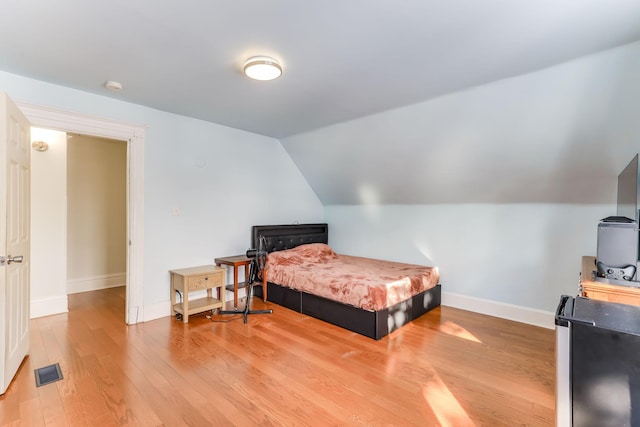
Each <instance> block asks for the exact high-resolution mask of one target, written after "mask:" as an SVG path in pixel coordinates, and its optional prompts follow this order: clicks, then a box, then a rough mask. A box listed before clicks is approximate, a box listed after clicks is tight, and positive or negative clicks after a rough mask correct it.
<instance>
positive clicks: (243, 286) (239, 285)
mask: <svg viewBox="0 0 640 427" xmlns="http://www.w3.org/2000/svg"><path fill="white" fill-rule="evenodd" d="M253 286H254V287H256V286H260V287H262V282H259V281H255V282H253ZM246 287H247V282H238V289H242V288H246ZM224 288H225V289H226V290H228V291H231V292H233V283H231V284H229V285H227V286H225V287H224Z"/></svg>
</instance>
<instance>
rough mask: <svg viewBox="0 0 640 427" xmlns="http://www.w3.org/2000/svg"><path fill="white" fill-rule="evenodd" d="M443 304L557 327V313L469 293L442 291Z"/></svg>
mask: <svg viewBox="0 0 640 427" xmlns="http://www.w3.org/2000/svg"><path fill="white" fill-rule="evenodd" d="M442 305H445V306H448V307H454V308H460V309H462V310H468V311H473V312H476V313H481V314H486V315H489V316H495V317H500V318H502V319H508V320H513V321H516V322H520V323H527V324H529V325H534V326H540V327H542V328H547V329H554V328H555V321H554V319H555V314H554V313H553V312H551V311H544V310H538V309H535V308H528V307H522V306H518V305H513V304H506V303H503V302H497V301H491V300H486V299H482V298H476V297H470V296H467V295H460V294H454V293H451V292H442Z"/></svg>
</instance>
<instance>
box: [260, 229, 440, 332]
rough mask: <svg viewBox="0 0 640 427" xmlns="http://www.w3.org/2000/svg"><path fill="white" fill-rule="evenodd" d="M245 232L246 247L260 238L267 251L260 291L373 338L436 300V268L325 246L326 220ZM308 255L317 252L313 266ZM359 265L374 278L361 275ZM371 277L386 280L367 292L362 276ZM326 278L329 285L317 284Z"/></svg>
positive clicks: (270, 298) (436, 303)
mask: <svg viewBox="0 0 640 427" xmlns="http://www.w3.org/2000/svg"><path fill="white" fill-rule="evenodd" d="M251 234H252V246H251V247H253V248H258V247H259V245H260V240H262V242H263V245H264V249H265V250H266V251H267V252H268V254H269V255H268V256H267V263H266V267H265V270H264V272H263V277H262V279H263V283H262V287H263V297H266V300H268V301H271V302H274V303H276V304H278V305H281V306H283V307H286V308H289V309H291V310H295V311H298V312H300V313H303V314H306V315H309V316H312V317H315V318H318V319H320V320H324V321H326V322H329V323H332V324H334V325H337V326H340V327H342V328H345V329H348V330H351V331H353V332H357V333H359V334H362V335H365V336H367V337H370V338H373V339H376V340H379V339H381V338H383V337H384V336H386V335H388V334H389V333H391V332H393V331H394V330H396V329H398V328H400V327H402V326H403V325H405V324H407V323H409V322H410V321H412V320H414V319H416V318H418V317H420V316H422V315H423V314H425V313H427V312H428V311H430V310H432V309H433V308H435V307H438V306H439V305H440V293H441V290H440V289H441V285H440V284H439V283H438V280H439V276H438V270H437V268H435V267H425V266H415V265H410V264H400V263H393V262H390V261H382V260H373V259H369V258H361V257H351V256H347V255H339V254H336V253H335V252H333V250H332V249H331V248H330V247H329V246H328V237H329V233H328V224H296V225H257V226H253V227H252V233H251ZM281 251H283V252H281ZM309 255H312V256H314V257H315V258H319V263H320V266H319V267H318V265H315V266H314V265H312V264H314V262H311V261H309V260H308V256H309ZM334 262H338V263H339V264H340V269H341V270H340V271H343V272H344V271H345V270H343V268H346V269H347V273H348V274H347V275H346V277H347V283H346V284H345V283H342V284H340V283H339V278H337V277H335V276H332V271H331V270H333V269H334V268H333V267H332V266H331V265H333V264H332V263H334ZM276 267H277V268H278V269H276ZM318 268H320V270H318ZM385 268H391V270H389V271H387V272H385V271H384V269H385ZM287 269H288V270H289V273H287V272H286V271H285V270H287ZM323 269H324V270H323ZM365 271H368V272H373V274H374V278H372V279H365V275H364V273H365ZM287 274H289V277H287ZM367 277H368V276H367ZM375 277H377V278H384V279H385V280H386V282H385V283H384V284H383V286H382V287H383V288H384V289H383V290H382V291H381V290H380V289H378V290H377V291H373V292H369V293H368V290H366V289H365V288H366V287H367V286H365V285H366V283H365V282H368V281H374V282H375V281H376V280H377V279H375ZM327 279H328V282H329V283H328V285H329V286H327V287H323V286H321V285H320V284H319V281H322V280H325V281H326V280H327ZM280 282H283V283H280Z"/></svg>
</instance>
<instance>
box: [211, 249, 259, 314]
mask: <svg viewBox="0 0 640 427" xmlns="http://www.w3.org/2000/svg"><path fill="white" fill-rule="evenodd" d="M214 262H215V263H216V265H217V266H221V265H228V266H230V267H233V285H228V286H227V288H226V289H228V290H230V291H233V308H238V288H239V287H240V288H243V287H245V286H246V284H247V282H246V280H248V279H249V264H251V258H247V257H246V256H245V255H234V256H227V257H222V258H216V259H215V260H214ZM242 266H244V280H245V281H244V282H242V283H238V268H240V267H242Z"/></svg>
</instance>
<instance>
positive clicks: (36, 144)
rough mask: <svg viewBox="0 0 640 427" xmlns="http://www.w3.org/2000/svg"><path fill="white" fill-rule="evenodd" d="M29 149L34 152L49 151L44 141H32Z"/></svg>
mask: <svg viewBox="0 0 640 427" xmlns="http://www.w3.org/2000/svg"><path fill="white" fill-rule="evenodd" d="M31 147H33V149H34V150H36V151H47V150H48V149H49V144H47V143H46V142H45V141H33V142H32V143H31Z"/></svg>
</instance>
